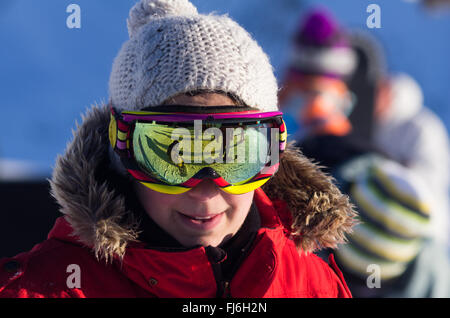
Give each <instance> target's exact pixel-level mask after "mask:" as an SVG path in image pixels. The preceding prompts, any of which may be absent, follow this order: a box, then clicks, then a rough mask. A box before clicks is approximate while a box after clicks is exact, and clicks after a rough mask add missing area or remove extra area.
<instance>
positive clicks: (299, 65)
mask: <svg viewBox="0 0 450 318" xmlns="http://www.w3.org/2000/svg"><path fill="white" fill-rule="evenodd" d="M292 42H293V43H292V52H291V57H290V61H289V64H288V68H287V71H286V75H285V76H284V79H283V81H282V85H281V90H280V94H279V99H280V108H281V109H282V110H283V111H285V112H286V113H287V116H289V115H290V116H291V117H293V119H294V121H295V123H296V124H297V125H293V126H294V128H297V127H296V126H298V128H299V129H300V132H299V133H295V132H292V134H293V135H294V138H295V139H300V138H303V137H305V136H307V135H311V134H315V133H316V132H320V133H325V132H327V131H330V132H332V133H333V134H337V135H341V136H342V135H346V134H348V133H349V132H350V131H351V130H352V127H351V124H350V122H349V120H348V116H349V115H350V113H351V112H352V111H353V106H354V103H355V100H354V96H353V95H352V93H351V92H350V91H349V89H348V87H347V85H346V83H345V82H344V79H345V78H346V77H347V76H349V75H350V74H352V73H353V72H354V70H355V67H356V63H357V56H356V54H355V52H354V51H353V50H352V49H351V47H350V42H349V39H348V35H347V34H346V33H345V32H344V31H343V30H342V28H340V26H339V25H338V23H337V21H336V20H335V19H334V17H333V16H332V14H331V13H330V12H329V11H328V10H327V9H326V8H324V7H319V8H315V9H313V10H311V11H310V12H308V13H307V14H306V16H305V17H304V19H303V18H302V19H301V23H300V24H299V28H298V30H297V31H296V32H295V35H294V37H293V41H292ZM336 104H339V105H340V107H334V105H336ZM290 131H291V130H290Z"/></svg>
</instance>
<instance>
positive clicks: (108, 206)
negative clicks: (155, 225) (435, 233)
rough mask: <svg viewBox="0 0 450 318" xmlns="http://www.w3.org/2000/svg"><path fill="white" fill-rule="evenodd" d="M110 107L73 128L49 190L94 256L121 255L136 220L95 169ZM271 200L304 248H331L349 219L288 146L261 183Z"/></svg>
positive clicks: (339, 200)
mask: <svg viewBox="0 0 450 318" xmlns="http://www.w3.org/2000/svg"><path fill="white" fill-rule="evenodd" d="M108 124H109V108H108V107H107V106H102V107H93V108H92V109H91V110H90V111H89V112H88V113H87V114H86V116H85V117H83V124H82V125H81V126H80V127H78V126H77V131H76V132H74V139H73V141H72V142H71V143H70V144H69V145H68V147H67V149H66V152H65V154H64V155H62V156H58V158H57V161H56V166H55V169H54V171H53V176H52V179H51V180H50V184H51V189H52V190H51V193H52V195H53V197H54V198H55V199H56V200H57V202H58V203H59V205H60V206H61V212H62V213H63V214H64V215H65V218H66V219H67V221H68V222H69V223H70V225H71V226H72V228H73V229H74V233H73V235H74V236H77V237H78V238H79V240H80V241H81V242H82V243H83V244H85V245H87V246H89V247H91V248H93V250H94V252H95V255H96V256H97V258H99V259H100V258H103V259H105V260H106V261H109V260H112V258H113V257H115V256H118V257H119V258H122V257H123V256H124V254H125V250H126V246H127V244H128V243H130V242H132V241H136V240H137V237H138V233H137V229H138V224H137V220H135V219H133V213H130V212H129V211H127V210H126V208H125V198H124V197H123V195H121V194H119V193H117V191H115V190H114V189H111V187H108V183H107V182H100V181H99V180H98V179H96V176H95V171H97V169H98V166H99V164H100V163H101V162H102V160H103V159H104V158H105V156H108V149H109V140H108ZM263 190H264V191H265V193H266V194H267V195H268V196H269V198H271V199H282V200H284V201H286V202H287V203H288V206H289V208H290V210H291V211H292V216H293V223H292V234H293V236H294V238H296V242H297V244H298V246H299V247H301V248H302V250H303V251H305V252H310V251H313V250H314V249H318V248H323V247H336V245H337V244H338V243H342V242H344V241H345V233H347V232H350V230H351V227H352V225H353V224H354V217H355V212H354V211H353V209H352V206H351V205H350V203H349V200H348V197H347V196H344V195H342V194H341V193H340V191H339V190H338V189H337V187H335V186H334V185H333V184H332V179H331V178H330V177H328V176H326V175H324V174H323V173H322V172H321V171H320V170H319V168H318V167H317V166H316V165H314V164H313V163H311V162H310V161H309V160H308V159H306V158H305V157H304V156H303V155H302V154H301V153H300V151H299V150H298V149H295V148H293V147H292V145H289V146H288V148H287V149H286V151H285V152H284V153H283V155H282V158H281V164H280V169H279V171H278V172H277V174H276V175H275V176H274V177H273V178H272V179H271V180H270V181H269V182H267V183H266V184H265V185H264V186H263Z"/></svg>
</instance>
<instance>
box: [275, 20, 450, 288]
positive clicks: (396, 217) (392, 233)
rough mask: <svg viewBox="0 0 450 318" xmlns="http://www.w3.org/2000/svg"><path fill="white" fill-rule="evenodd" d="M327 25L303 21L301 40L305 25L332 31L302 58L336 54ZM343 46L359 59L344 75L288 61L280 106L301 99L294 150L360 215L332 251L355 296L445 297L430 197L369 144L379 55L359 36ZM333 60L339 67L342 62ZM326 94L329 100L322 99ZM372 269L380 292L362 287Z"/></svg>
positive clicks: (410, 173)
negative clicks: (345, 196)
mask: <svg viewBox="0 0 450 318" xmlns="http://www.w3.org/2000/svg"><path fill="white" fill-rule="evenodd" d="M330 21H331V22H330ZM332 21H333V20H332V19H330V16H329V15H326V14H323V13H322V12H313V13H312V14H310V15H308V16H307V19H306V22H305V23H304V24H303V27H302V29H301V31H300V32H299V33H300V34H301V38H305V37H306V36H305V34H308V32H306V31H305V30H308V28H309V26H310V25H314V26H315V28H314V29H316V30H328V31H330V30H334V32H328V34H329V39H330V40H329V41H328V42H326V41H325V42H323V41H321V39H322V34H321V33H319V34H320V35H321V36H316V37H317V40H316V41H315V43H316V47H315V50H310V49H309V48H306V49H305V50H304V54H305V55H307V56H308V57H304V60H305V61H308V60H315V59H316V57H315V56H314V54H317V51H319V52H320V54H319V56H322V55H323V54H324V53H323V52H324V51H327V50H329V51H332V52H333V50H334V48H333V42H332V41H331V39H336V38H339V37H338V36H336V34H340V35H341V36H342V34H345V33H344V32H343V31H337V29H336V28H331V27H330V25H336V23H335V22H332ZM305 41H306V40H303V42H305ZM309 41H310V42H311V40H309ZM318 43H326V45H322V46H318ZM346 43H347V45H348V47H347V49H348V52H353V53H354V54H351V56H353V57H354V58H356V60H355V61H354V63H355V64H354V67H353V68H351V70H350V71H349V72H347V73H333V72H331V70H333V69H334V70H335V69H337V68H338V66H335V67H333V66H330V67H328V68H325V64H319V65H320V67H315V68H313V67H312V65H315V64H313V63H311V64H308V63H306V62H305V64H308V65H307V66H303V65H301V64H300V65H299V64H295V63H291V65H290V69H289V71H288V76H287V80H286V81H285V82H284V83H285V86H284V88H285V89H284V90H282V91H281V92H280V101H285V100H288V98H289V96H290V95H292V94H293V92H295V93H298V94H300V95H301V96H302V98H303V99H302V101H303V103H301V104H298V105H296V106H297V110H296V111H297V113H298V114H299V115H297V116H298V117H297V118H298V120H299V122H300V126H302V127H306V132H307V133H306V134H304V135H303V136H302V137H301V138H299V139H298V144H297V145H298V146H299V148H300V149H301V151H302V152H303V154H304V155H305V156H307V157H308V158H310V159H312V160H314V161H316V162H318V163H319V164H320V165H321V166H322V167H323V168H322V169H323V170H324V171H325V172H327V173H329V174H331V175H332V176H333V177H334V178H336V180H337V183H338V185H339V187H340V189H341V190H342V191H343V192H344V193H347V194H348V195H349V196H350V199H351V201H352V202H353V203H354V204H355V206H356V208H357V210H358V212H359V214H360V221H361V223H360V224H358V225H357V226H356V227H355V228H354V233H352V234H351V235H349V236H348V237H349V244H347V245H345V246H343V247H340V248H339V249H337V250H336V251H335V252H334V253H335V254H336V256H337V260H338V262H339V264H340V266H341V267H342V268H343V270H344V275H345V276H346V277H347V278H348V282H349V286H350V288H351V290H352V291H353V294H354V296H355V297H448V296H449V289H448V287H449V286H450V284H449V282H450V277H449V272H448V268H449V261H448V254H447V253H446V251H445V249H444V248H443V247H442V246H441V245H440V244H439V243H438V242H436V240H435V239H434V237H433V228H432V227H431V226H430V218H432V217H434V213H435V209H433V208H432V207H433V202H434V201H435V197H433V195H434V193H433V192H431V193H430V191H429V188H428V186H427V184H426V181H425V180H424V178H423V177H422V176H421V175H420V174H418V173H417V172H415V171H414V169H411V168H409V167H407V166H405V165H404V163H403V162H400V161H396V160H395V159H394V158H393V157H391V156H390V155H389V153H388V151H384V150H383V148H381V147H379V145H377V144H376V143H374V142H373V140H372V138H373V127H374V126H375V125H376V123H375V122H376V118H375V116H374V112H375V111H376V110H377V105H378V104H380V103H382V100H383V97H385V94H384V93H385V91H384V85H383V84H384V83H383V82H382V81H381V79H382V78H384V77H383V74H385V73H384V68H383V60H382V58H381V57H380V55H378V54H379V50H370V48H377V46H376V45H375V44H374V43H373V42H372V41H371V40H370V39H367V38H366V37H364V35H363V34H361V33H353V34H351V35H347V37H346ZM317 46H318V47H319V48H320V49H318V48H317ZM299 50H300V48H299ZM329 54H330V55H331V53H329ZM309 55H311V56H309ZM348 56H350V55H348ZM334 63H336V64H337V65H338V64H339V60H338V59H334ZM346 84H347V85H346ZM337 87H340V89H337ZM350 91H351V92H352V93H351V94H350V93H349V92H350ZM318 92H320V94H319V93H318ZM329 92H331V93H332V95H333V96H334V98H324V96H326V95H327V94H328V93H329ZM338 92H341V93H340V94H339V93H338ZM352 94H354V95H355V96H353V100H352V98H350V96H352ZM355 101H356V102H355ZM324 110H326V111H324ZM336 114H338V115H336ZM337 127H338V128H337ZM323 254H324V255H325V257H328V253H323ZM371 264H375V265H376V266H378V268H379V269H380V280H381V285H382V287H381V288H370V287H369V286H368V285H367V278H368V276H369V273H368V272H367V270H368V269H370V267H369V266H370V265H371Z"/></svg>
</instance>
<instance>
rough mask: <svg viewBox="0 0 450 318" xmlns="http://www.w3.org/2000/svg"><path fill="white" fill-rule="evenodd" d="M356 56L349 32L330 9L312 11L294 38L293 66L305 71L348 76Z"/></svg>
mask: <svg viewBox="0 0 450 318" xmlns="http://www.w3.org/2000/svg"><path fill="white" fill-rule="evenodd" d="M356 64H357V57H356V54H355V52H354V51H353V50H352V48H351V44H350V40H349V37H348V35H347V34H346V33H345V32H344V30H343V29H342V28H341V27H340V26H339V24H338V23H337V21H336V19H335V18H334V16H333V15H332V14H331V12H329V11H328V10H327V9H325V8H323V7H320V8H316V9H314V10H312V11H310V12H309V13H308V14H307V15H306V17H305V19H302V21H301V24H300V27H299V30H298V32H297V33H296V34H295V37H294V48H293V54H292V59H291V67H292V68H293V69H294V70H296V71H297V72H300V73H302V74H314V75H324V76H331V77H338V78H341V77H346V76H349V75H351V73H352V72H353V71H354V69H355V67H356Z"/></svg>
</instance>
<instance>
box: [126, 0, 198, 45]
mask: <svg viewBox="0 0 450 318" xmlns="http://www.w3.org/2000/svg"><path fill="white" fill-rule="evenodd" d="M196 14H198V12H197V8H196V7H194V5H193V4H192V3H190V2H189V1H188V0H141V1H140V2H138V3H137V4H136V5H135V6H134V7H133V8H132V9H131V10H130V16H129V18H128V20H127V24H128V34H129V35H130V37H132V36H133V34H136V32H137V31H138V30H139V29H140V28H141V27H142V26H144V25H146V24H147V23H148V22H150V21H151V20H153V19H156V18H162V17H165V16H170V15H174V16H177V15H178V16H189V15H196Z"/></svg>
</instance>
